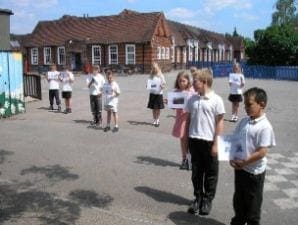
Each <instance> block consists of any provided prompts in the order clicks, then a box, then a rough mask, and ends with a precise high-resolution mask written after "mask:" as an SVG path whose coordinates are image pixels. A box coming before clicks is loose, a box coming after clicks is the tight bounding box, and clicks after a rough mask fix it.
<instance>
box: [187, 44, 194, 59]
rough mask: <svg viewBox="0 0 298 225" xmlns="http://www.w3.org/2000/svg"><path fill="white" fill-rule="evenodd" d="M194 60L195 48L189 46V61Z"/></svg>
mask: <svg viewBox="0 0 298 225" xmlns="http://www.w3.org/2000/svg"><path fill="white" fill-rule="evenodd" d="M192 60H193V48H192V46H188V61H190V62H192Z"/></svg>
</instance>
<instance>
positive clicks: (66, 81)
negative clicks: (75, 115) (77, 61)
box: [59, 66, 74, 114]
mask: <svg viewBox="0 0 298 225" xmlns="http://www.w3.org/2000/svg"><path fill="white" fill-rule="evenodd" d="M59 78H60V80H61V82H62V98H64V100H65V110H64V113H65V114H67V113H71V112H72V110H71V97H72V83H73V82H74V76H73V73H72V72H70V71H69V70H68V68H67V66H64V67H63V71H62V72H61V73H60V75H59Z"/></svg>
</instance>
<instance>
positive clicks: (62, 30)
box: [25, 10, 163, 47]
mask: <svg viewBox="0 0 298 225" xmlns="http://www.w3.org/2000/svg"><path fill="white" fill-rule="evenodd" d="M161 17H163V13H161V12H151V13H138V12H134V11H130V10H123V11H122V12H121V13H120V14H118V15H114V16H99V17H76V16H67V15H65V16H63V17H62V18H61V19H59V20H54V21H41V22H39V23H38V24H37V26H36V27H35V29H34V31H33V32H32V34H31V38H30V39H29V40H27V41H26V44H25V45H26V46H27V47H31V46H36V47H37V46H45V45H49V46H59V45H64V44H65V41H67V40H78V41H88V43H100V44H109V43H123V42H126V43H130V42H131V43H144V42H149V41H151V39H152V37H153V34H154V31H155V28H156V26H157V24H158V21H159V20H160V18H161Z"/></svg>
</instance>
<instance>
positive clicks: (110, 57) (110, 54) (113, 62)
mask: <svg viewBox="0 0 298 225" xmlns="http://www.w3.org/2000/svg"><path fill="white" fill-rule="evenodd" d="M112 47H113V48H114V47H116V49H115V50H116V52H115V53H113V54H115V55H116V56H117V57H116V61H112V52H111V48H112ZM109 64H118V45H109Z"/></svg>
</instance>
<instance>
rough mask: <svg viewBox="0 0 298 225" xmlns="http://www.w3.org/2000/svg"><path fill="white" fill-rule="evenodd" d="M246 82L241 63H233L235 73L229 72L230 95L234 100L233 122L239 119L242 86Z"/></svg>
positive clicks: (230, 98) (232, 100) (231, 99)
mask: <svg viewBox="0 0 298 225" xmlns="http://www.w3.org/2000/svg"><path fill="white" fill-rule="evenodd" d="M244 84H245V81H244V75H243V74H242V72H241V68H240V64H239V63H235V64H234V65H233V73H230V74H229V85H230V95H229V100H230V101H231V102H232V117H231V120H230V121H231V122H237V121H238V114H239V105H240V102H242V101H243V99H242V88H243V86H244Z"/></svg>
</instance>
